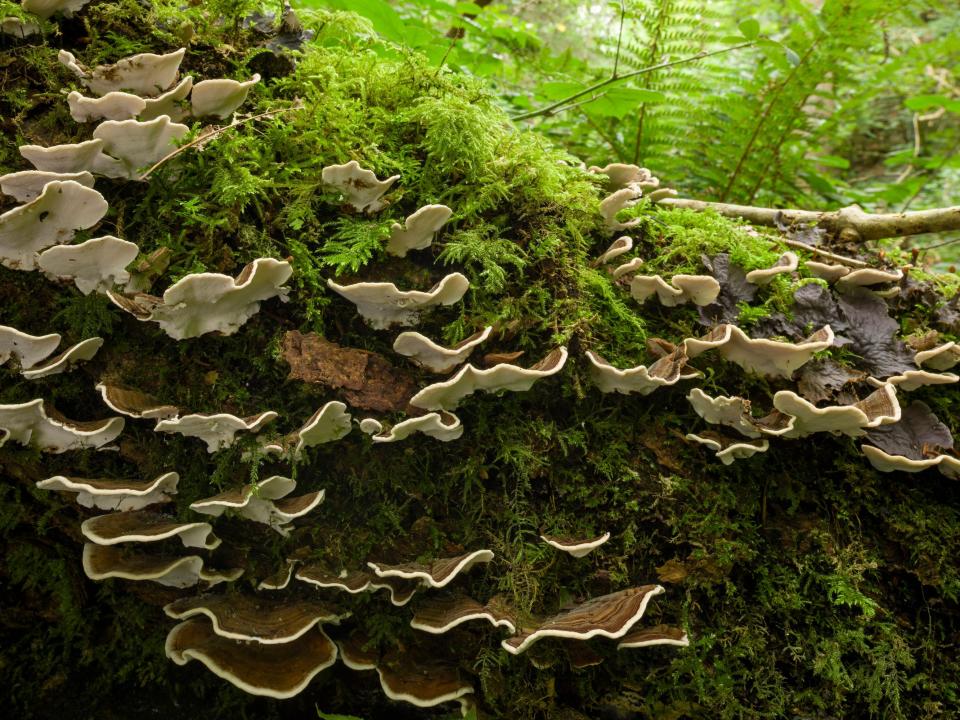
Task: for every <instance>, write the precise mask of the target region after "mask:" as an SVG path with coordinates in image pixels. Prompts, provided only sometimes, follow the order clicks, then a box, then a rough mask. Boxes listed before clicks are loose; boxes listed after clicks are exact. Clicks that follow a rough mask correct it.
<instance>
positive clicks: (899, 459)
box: [860, 445, 960, 480]
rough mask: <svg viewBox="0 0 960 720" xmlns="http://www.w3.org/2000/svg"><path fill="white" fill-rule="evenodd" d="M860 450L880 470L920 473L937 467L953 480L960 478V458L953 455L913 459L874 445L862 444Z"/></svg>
mask: <svg viewBox="0 0 960 720" xmlns="http://www.w3.org/2000/svg"><path fill="white" fill-rule="evenodd" d="M860 450H861V451H862V452H863V454H864V455H866V456H867V460H869V461H870V464H871V465H873V467H875V468H876V469H877V470H879V471H880V472H895V471H897V470H900V471H902V472H908V473H918V472H921V471H923V470H927V469H928V468H934V467H935V468H937V469H938V470H939V471H940V473H941V474H942V475H943V476H944V477H948V478H950V479H951V480H960V458H957V457H955V456H953V455H944V454H938V455H935V456H933V457H928V458H923V459H922V460H912V459H910V458H908V457H905V456H903V455H890V454H888V453H886V452H884V451H883V450H881V449H880V448H878V447H874V446H873V445H861V446H860Z"/></svg>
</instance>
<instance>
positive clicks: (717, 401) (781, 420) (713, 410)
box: [687, 388, 795, 438]
mask: <svg viewBox="0 0 960 720" xmlns="http://www.w3.org/2000/svg"><path fill="white" fill-rule="evenodd" d="M687 400H688V401H689V402H690V404H691V405H692V406H693V409H694V410H695V411H696V413H697V415H699V416H700V417H702V418H703V419H704V420H706V421H707V422H708V423H710V424H712V425H724V426H726V427H731V428H733V429H734V430H736V431H737V432H739V433H740V434H741V435H745V436H746V437H749V438H758V437H761V436H762V435H771V436H779V435H784V434H786V433H787V432H790V431H791V430H792V429H793V424H794V422H795V418H793V417H791V416H788V415H784V414H783V413H781V412H780V411H778V410H774V411H773V412H772V413H770V414H769V415H767V416H765V417H762V418H758V417H754V416H753V415H752V414H751V412H750V401H749V400H746V399H744V398H741V397H726V396H722V395H721V396H718V397H711V396H710V395H707V394H706V393H705V392H704V391H703V390H701V389H700V388H693V389H692V390H691V391H690V392H689V393H688V394H687Z"/></svg>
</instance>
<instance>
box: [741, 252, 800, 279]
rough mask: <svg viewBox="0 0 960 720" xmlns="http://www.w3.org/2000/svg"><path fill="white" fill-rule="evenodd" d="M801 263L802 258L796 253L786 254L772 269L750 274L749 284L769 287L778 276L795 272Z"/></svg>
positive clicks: (748, 274) (748, 276) (748, 275)
mask: <svg viewBox="0 0 960 720" xmlns="http://www.w3.org/2000/svg"><path fill="white" fill-rule="evenodd" d="M799 262H800V258H798V257H797V254H796V253H793V252H789V251H788V252H785V253H783V255H781V256H780V257H779V258H778V259H777V261H776V262H775V263H774V264H773V265H772V266H771V267H768V268H762V269H760V270H751V271H750V272H748V273H747V282H751V283H753V284H754V285H769V284H770V283H771V282H772V281H773V279H774V278H775V277H776V276H777V275H779V274H781V273H792V272H794V271H795V270H796V269H797V265H798V264H799Z"/></svg>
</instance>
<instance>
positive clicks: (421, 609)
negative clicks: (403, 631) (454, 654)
mask: <svg viewBox="0 0 960 720" xmlns="http://www.w3.org/2000/svg"><path fill="white" fill-rule="evenodd" d="M472 620H486V621H487V622H489V623H490V624H491V625H493V626H494V627H503V628H506V629H507V631H508V632H509V633H511V634H513V633H515V632H516V631H517V620H516V618H515V617H513V614H512V613H511V612H509V611H508V610H507V609H506V607H505V606H504V604H503V603H502V602H500V601H499V598H491V600H490V602H488V603H487V604H486V605H483V604H481V603H479V602H477V601H476V600H474V599H473V598H469V597H467V596H465V595H449V596H440V597H428V598H425V599H424V600H421V601H420V602H419V604H418V605H417V608H416V612H415V613H414V615H413V619H412V620H411V621H410V627H412V628H413V629H414V630H421V631H423V632H427V633H430V634H431V635H442V634H444V633H446V632H449V631H450V630H453V628H455V627H457V626H458V625H462V624H463V623H465V622H470V621H472Z"/></svg>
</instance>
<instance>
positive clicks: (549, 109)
mask: <svg viewBox="0 0 960 720" xmlns="http://www.w3.org/2000/svg"><path fill="white" fill-rule="evenodd" d="M756 44H757V40H751V41H749V42H745V43H740V44H739V45H731V46H730V47H726V48H721V49H720V50H711V51H709V52H707V51H705V50H704V51H701V52H698V53H697V54H696V55H691V56H689V57H685V58H680V59H679V60H670V61H669V62H663V63H660V64H658V65H651V66H650V67H646V68H641V69H640V70H634V71H633V72H628V73H626V74H625V75H618V76H616V77H608V78H607V79H605V80H601V81H600V82H598V83H594V84H593V85H591V86H590V87H588V88H585V89H583V90H580V91H578V92H575V93H573V95H569V96H568V97H565V98H563V99H561V100H557V102H555V103H552V104H550V105H547V106H546V107H542V108H540V109H539V110H531V111H530V112H525V113H521V114H520V115H514V116H513V117H512V118H511V120H529V119H530V118H535V117H540V116H541V115H544V116H546V115H553V114H554V113H556V112H557V111H558V110H557V109H558V108H562V107H565V106H567V105H569V104H570V103H571V102H573V101H574V100H579V99H580V98H582V97H584V96H586V95H590V94H591V93H595V92H596V91H597V90H601V89H603V88H605V87H607V86H608V85H612V84H613V83H616V82H621V81H623V80H629V79H630V78H634V77H637V76H639V75H646V74H647V73H652V72H656V71H657V70H663V69H664V68H668V67H673V66H675V65H684V64H686V63H691V62H696V61H697V60H703V58H708V57H713V56H714V55H722V54H724V53H728V52H733V51H734V50H742V49H743V48H746V47H750V46H751V45H756Z"/></svg>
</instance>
